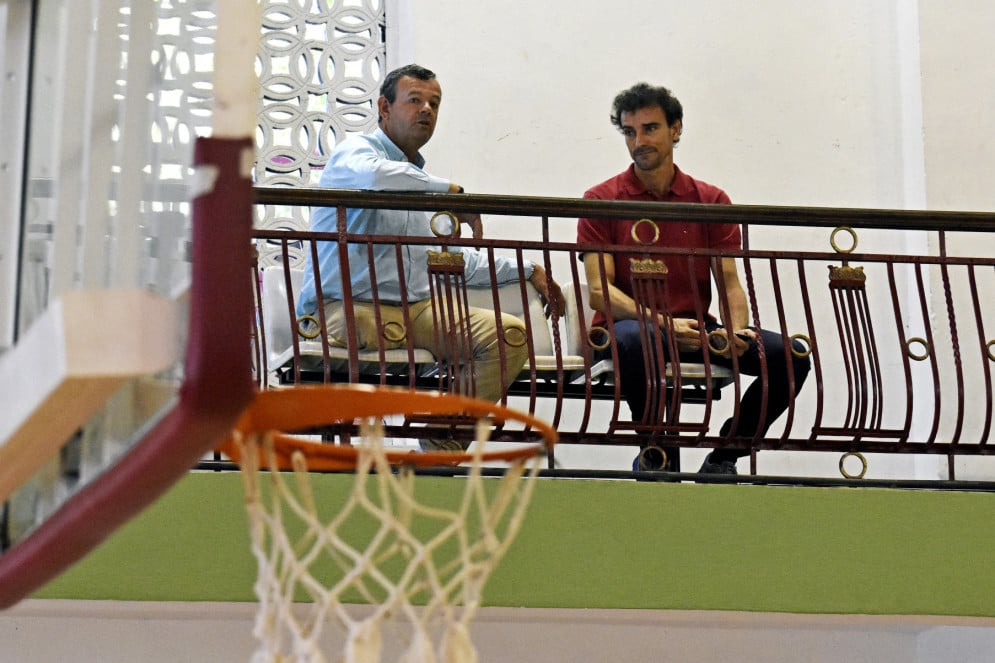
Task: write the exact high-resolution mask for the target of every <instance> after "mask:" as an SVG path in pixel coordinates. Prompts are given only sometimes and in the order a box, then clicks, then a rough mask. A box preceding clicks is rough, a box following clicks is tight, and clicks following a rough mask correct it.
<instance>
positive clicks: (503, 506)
mask: <svg viewBox="0 0 995 663" xmlns="http://www.w3.org/2000/svg"><path fill="white" fill-rule="evenodd" d="M488 430H489V429H488V426H487V425H486V423H484V422H481V423H479V424H478V426H477V439H478V440H482V441H485V440H486V437H487V433H488ZM361 437H362V442H361V443H360V454H359V461H358V463H357V467H356V471H355V477H356V478H355V483H354V485H353V487H352V490H351V492H350V493H349V494H348V495H347V496H346V497H345V501H344V502H343V503H342V504H322V505H320V509H321V510H323V511H325V512H326V517H325V519H324V520H323V519H322V518H321V517H320V516H319V505H318V504H316V501H315V497H314V494H313V492H312V486H311V476H310V475H309V473H308V470H307V462H306V459H305V458H304V455H303V454H302V453H300V452H296V453H295V455H294V459H293V463H294V471H293V473H292V474H290V473H287V474H283V473H280V472H265V473H264V472H262V471H261V470H260V467H259V464H258V458H259V453H258V452H257V445H259V444H262V446H263V448H264V450H267V457H268V458H269V459H270V461H269V465H270V466H275V464H274V459H273V455H272V444H271V443H269V442H270V440H271V438H270V437H269V436H266V435H263V436H246V437H244V438H242V439H239V440H237V443H238V444H240V445H242V447H243V448H242V452H243V453H242V455H241V457H242V460H241V464H242V476H243V479H244V485H245V497H246V507H247V510H248V516H249V526H250V531H251V539H252V550H253V553H254V554H255V556H256V559H257V562H258V566H259V575H258V580H257V582H256V585H255V591H256V595H257V596H258V598H259V603H260V605H259V610H258V613H257V616H256V625H255V631H254V633H255V635H256V637H257V639H258V640H259V643H260V644H259V648H258V649H257V651H256V654H255V656H254V657H253V663H262V662H267V663H269V662H280V663H283V662H290V661H293V662H294V663H305V662H306V663H317V662H322V663H325V662H327V661H338V662H342V663H379V662H380V661H381V660H382V655H383V650H384V646H383V645H384V643H383V640H384V638H383V636H382V629H381V627H382V626H383V625H387V624H390V625H391V627H392V632H393V628H394V626H397V625H400V626H401V627H402V630H404V631H408V637H409V638H410V640H409V642H408V643H407V644H406V645H405V647H406V648H405V649H404V650H403V654H401V657H400V659H399V660H400V661H401V662H402V663H433V662H436V661H440V662H443V663H470V662H475V661H477V652H476V649H475V648H474V646H473V643H472V641H471V639H470V632H469V624H470V620H471V619H472V618H473V615H474V612H475V611H476V608H477V607H478V606H479V605H480V594H481V590H482V589H483V586H484V584H485V583H486V582H487V578H488V577H489V576H490V574H491V572H492V571H493V570H494V568H495V566H496V565H497V563H498V561H499V560H500V559H501V557H502V555H503V554H504V553H505V551H506V550H507V548H508V546H509V545H510V543H511V542H512V541H513V540H514V538H515V535H516V533H517V532H518V529H519V527H520V525H521V522H522V520H523V517H524V514H525V510H526V507H527V506H528V502H529V499H530V498H531V495H532V489H533V486H534V484H535V482H534V481H521V479H522V478H523V477H524V476H525V475H526V473H528V475H529V477H530V478H531V477H534V476H535V474H536V473H537V472H538V469H539V457H538V456H536V457H533V458H532V459H530V460H527V461H522V462H519V463H516V464H512V465H511V466H509V467H508V468H507V470H506V471H505V473H504V474H503V475H502V476H501V477H499V478H493V479H487V478H484V477H483V476H482V473H481V462H480V454H481V453H482V448H483V447H484V444H483V442H481V443H480V444H477V445H476V452H475V454H476V459H475V461H474V462H473V463H472V464H471V468H470V471H469V475H468V476H467V477H466V478H463V477H455V478H453V479H452V481H465V482H466V486H465V493H464V494H463V497H462V499H461V501H460V503H459V504H458V505H456V506H455V507H454V506H452V505H450V506H449V507H448V508H447V507H446V506H445V505H439V504H438V502H439V500H438V499H436V500H434V502H436V503H435V504H432V502H433V500H432V499H425V500H424V501H420V499H419V496H416V495H415V486H416V484H418V483H419V481H416V477H415V475H414V473H413V472H412V471H410V470H408V469H401V470H396V471H395V470H394V469H393V468H391V467H390V465H389V464H388V462H387V458H386V456H385V454H384V446H383V431H382V428H381V427H380V426H379V425H375V426H371V425H369V424H366V425H364V426H363V427H362V430H361ZM527 465H528V466H529V467H526V466H527ZM430 497H431V496H429V498H430ZM308 602H310V603H308ZM405 624H406V625H408V627H409V628H407V627H404V625H405ZM336 631H338V632H340V633H341V632H344V635H340V637H339V638H338V639H337V640H336V638H335V636H334V632H336ZM323 634H325V642H326V643H327V642H328V641H329V639H331V640H332V641H333V642H335V641H341V640H342V639H344V644H342V646H341V647H335V649H337V651H336V653H335V655H333V656H330V657H326V655H325V653H323V652H322V651H321V648H320V646H319V645H320V641H321V638H322V635H323ZM395 649H396V647H395Z"/></svg>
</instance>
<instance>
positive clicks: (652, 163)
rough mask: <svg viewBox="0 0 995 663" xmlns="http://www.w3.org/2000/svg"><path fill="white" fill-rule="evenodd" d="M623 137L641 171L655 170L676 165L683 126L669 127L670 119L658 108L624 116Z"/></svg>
mask: <svg viewBox="0 0 995 663" xmlns="http://www.w3.org/2000/svg"><path fill="white" fill-rule="evenodd" d="M619 119H621V121H622V122H621V124H622V126H621V129H622V135H623V136H625V146H626V147H628V148H629V155H630V156H632V161H633V162H634V163H635V164H636V168H638V169H640V170H655V169H657V168H659V167H660V166H662V165H663V164H664V163H666V162H668V161H673V157H674V143H676V142H677V141H678V140H680V138H681V123H680V122H679V121H678V122H674V126H667V115H666V114H665V113H664V112H663V109H662V108H660V107H659V106H650V107H647V108H639V109H637V110H635V111H633V112H631V113H629V112H623V113H622V115H621V117H620V118H619Z"/></svg>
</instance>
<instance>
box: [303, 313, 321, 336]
mask: <svg viewBox="0 0 995 663" xmlns="http://www.w3.org/2000/svg"><path fill="white" fill-rule="evenodd" d="M312 325H313V326H314V331H311V326H312ZM297 333H298V334H300V335H301V337H302V338H306V339H307V340H309V341H312V340H314V339H316V338H318V335H319V334H321V323H320V322H319V321H318V318H316V317H314V316H313V315H302V316H301V317H299V318H297Z"/></svg>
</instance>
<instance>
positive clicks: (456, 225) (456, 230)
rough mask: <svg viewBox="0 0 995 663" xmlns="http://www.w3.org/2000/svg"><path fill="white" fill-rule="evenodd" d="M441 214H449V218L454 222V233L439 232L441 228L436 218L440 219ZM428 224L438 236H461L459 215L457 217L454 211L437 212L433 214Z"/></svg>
mask: <svg viewBox="0 0 995 663" xmlns="http://www.w3.org/2000/svg"><path fill="white" fill-rule="evenodd" d="M440 216H448V217H449V220H450V221H452V222H453V231H452V233H443V232H439V229H438V228H437V227H436V225H435V220H436V219H438V218H439V217H440ZM428 226H429V228H431V229H432V234H434V235H435V236H436V237H449V238H453V237H459V233H460V227H459V217H457V216H456V215H455V214H453V213H452V212H446V211H442V212H436V213H435V214H433V215H432V218H431V219H430V220H429V222H428Z"/></svg>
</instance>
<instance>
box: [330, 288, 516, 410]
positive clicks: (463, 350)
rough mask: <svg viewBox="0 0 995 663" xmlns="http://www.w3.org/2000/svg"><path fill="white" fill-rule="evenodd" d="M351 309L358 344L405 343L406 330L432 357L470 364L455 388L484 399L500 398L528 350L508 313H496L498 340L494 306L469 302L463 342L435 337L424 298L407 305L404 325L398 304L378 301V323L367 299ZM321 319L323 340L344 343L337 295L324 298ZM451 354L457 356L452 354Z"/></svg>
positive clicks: (401, 345) (373, 346)
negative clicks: (467, 332)
mask: <svg viewBox="0 0 995 663" xmlns="http://www.w3.org/2000/svg"><path fill="white" fill-rule="evenodd" d="M353 310H354V311H355V316H356V333H357V338H358V339H359V349H361V350H366V349H376V348H379V347H381V345H382V346H383V348H384V349H385V350H392V349H396V348H404V347H407V336H408V334H410V335H411V340H412V342H413V344H414V346H415V347H416V348H424V349H426V350H429V351H430V352H431V353H432V354H434V355H435V356H436V357H440V358H443V359H446V360H448V361H451V362H454V363H459V364H460V365H463V366H465V367H469V366H470V365H472V367H473V371H472V375H466V374H464V375H462V376H461V379H460V380H459V382H460V385H461V386H460V391H461V392H462V393H464V394H466V395H471V396H475V397H477V398H480V399H482V400H486V401H489V402H496V401H499V400H500V399H501V397H502V396H503V395H504V393H505V391H506V390H507V389H508V385H510V384H511V383H512V382H513V381H514V380H515V378H516V377H517V376H518V373H519V371H521V369H522V366H524V365H525V361H526V360H527V359H528V356H529V350H528V346H527V344H526V342H525V324H524V323H523V322H522V321H521V320H519V319H518V318H516V317H515V316H513V315H507V314H501V325H502V327H503V330H502V331H503V339H504V340H502V339H500V338H498V326H497V316H496V315H495V313H494V311H492V310H490V309H482V308H475V307H470V308H469V309H468V311H467V317H468V318H469V323H470V337H471V338H470V339H469V342H467V341H466V340H465V339H460V338H453V337H452V336H448V335H442V336H441V337H440V335H439V334H438V333H437V332H436V322H435V316H434V315H433V310H432V302H431V300H429V299H425V300H422V301H419V302H415V303H413V304H411V305H410V306H409V307H408V315H409V317H410V321H411V325H410V328H407V327H406V325H405V323H404V322H405V321H404V313H403V309H402V308H401V307H400V306H387V305H384V304H381V305H380V325H379V328H378V325H377V318H376V310H375V308H374V306H373V304H372V303H371V302H354V305H353ZM325 321H326V324H327V325H328V337H329V342H330V343H333V344H335V345H337V346H340V347H344V346H345V343H344V339H346V338H347V334H346V317H345V307H344V306H343V305H342V302H341V301H331V302H326V303H325ZM459 328H463V325H462V324H461V325H459ZM454 348H455V350H456V351H455V353H454ZM453 354H456V355H457V356H452V355H453ZM502 354H503V357H502ZM466 357H470V358H472V361H466V359H465V358H466ZM502 366H503V367H504V370H503V377H504V379H503V380H502Z"/></svg>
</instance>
